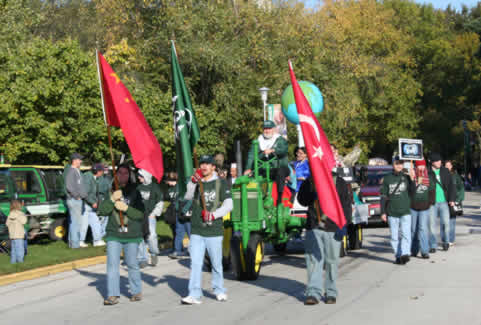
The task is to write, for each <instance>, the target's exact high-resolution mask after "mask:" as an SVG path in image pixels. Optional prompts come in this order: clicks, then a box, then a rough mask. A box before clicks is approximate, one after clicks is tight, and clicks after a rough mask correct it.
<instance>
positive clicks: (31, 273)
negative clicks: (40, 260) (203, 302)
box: [0, 243, 172, 286]
mask: <svg viewBox="0 0 481 325" xmlns="http://www.w3.org/2000/svg"><path fill="white" fill-rule="evenodd" d="M171 247H172V244H171V243H165V244H159V250H166V249H169V248H171ZM106 262H107V256H106V255H103V256H96V257H89V258H84V259H81V260H75V261H71V262H67V263H62V264H56V265H51V266H45V267H39V268H36V269H32V270H28V271H24V272H19V273H12V274H7V275H3V276H0V286H4V285H7V284H13V283H17V282H22V281H27V280H33V279H38V278H43V277H46V276H49V275H54V274H57V273H62V272H67V271H72V270H75V269H80V268H84V267H88V266H93V265H97V264H105V263H106Z"/></svg>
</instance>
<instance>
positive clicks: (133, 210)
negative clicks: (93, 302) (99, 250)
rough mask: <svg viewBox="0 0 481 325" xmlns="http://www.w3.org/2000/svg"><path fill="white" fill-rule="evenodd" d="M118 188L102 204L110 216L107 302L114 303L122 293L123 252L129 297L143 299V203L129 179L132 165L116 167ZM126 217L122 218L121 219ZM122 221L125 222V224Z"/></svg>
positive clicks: (105, 212)
mask: <svg viewBox="0 0 481 325" xmlns="http://www.w3.org/2000/svg"><path fill="white" fill-rule="evenodd" d="M117 177H118V183H119V188H120V189H119V190H116V191H114V192H113V193H112V194H111V195H110V197H109V198H106V199H105V200H104V201H102V203H100V205H99V209H98V213H99V215H103V216H108V217H109V219H108V224H107V229H106V231H107V234H106V236H105V241H106V242H107V298H106V299H105V300H104V305H115V304H118V302H119V297H120V273H119V269H120V254H121V252H122V250H123V251H124V261H125V263H126V264H127V269H128V274H129V288H130V292H131V294H132V295H131V297H130V301H140V300H141V299H142V281H141V277H140V268H139V262H138V260H137V253H138V250H139V244H140V243H141V242H142V240H143V232H142V228H143V222H144V207H143V204H142V197H141V195H140V193H139V191H138V190H137V187H136V184H133V183H130V181H129V180H130V169H129V166H127V165H120V166H119V168H118V170H117ZM122 219H123V222H122V221H121V220H122ZM122 224H123V226H122Z"/></svg>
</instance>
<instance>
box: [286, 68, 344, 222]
mask: <svg viewBox="0 0 481 325" xmlns="http://www.w3.org/2000/svg"><path fill="white" fill-rule="evenodd" d="M289 72H290V75H291V83H292V89H293V91H294V98H295V100H296V107H297V114H298V115H299V122H300V123H299V124H300V126H301V129H302V135H303V137H304V143H305V147H306V151H307V156H308V159H309V166H310V169H311V174H312V177H313V180H314V185H315V187H316V192H317V197H318V199H319V205H320V208H321V210H322V211H323V212H324V214H325V215H326V216H327V217H328V218H329V219H331V220H332V221H333V222H334V223H335V224H336V225H337V226H338V227H339V228H342V227H344V225H345V224H346V218H345V216H344V211H343V210H342V206H341V202H340V200H339V195H338V194H337V190H336V185H335V184H334V180H333V178H332V172H331V171H332V168H334V167H335V165H336V161H335V159H334V154H333V153H332V150H331V145H330V144H329V140H328V139H327V137H326V134H325V133H324V130H323V129H322V127H321V125H320V124H319V121H318V120H317V118H316V116H315V115H314V113H313V112H312V109H311V107H310V106H309V102H308V101H307V99H306V97H305V96H304V93H303V92H302V90H301V87H300V86H299V84H298V83H297V80H296V75H295V74H294V70H293V69H292V63H291V61H289Z"/></svg>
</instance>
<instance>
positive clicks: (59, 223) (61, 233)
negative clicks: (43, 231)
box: [48, 218, 67, 240]
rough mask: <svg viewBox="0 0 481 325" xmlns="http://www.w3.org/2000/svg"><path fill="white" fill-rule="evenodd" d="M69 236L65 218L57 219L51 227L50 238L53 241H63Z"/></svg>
mask: <svg viewBox="0 0 481 325" xmlns="http://www.w3.org/2000/svg"><path fill="white" fill-rule="evenodd" d="M66 235H67V225H66V219H65V218H59V219H56V220H55V221H54V222H53V223H52V225H51V226H50V230H49V232H48V236H49V237H50V239H51V240H62V239H64V237H65V236H66Z"/></svg>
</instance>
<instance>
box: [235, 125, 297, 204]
mask: <svg viewBox="0 0 481 325" xmlns="http://www.w3.org/2000/svg"><path fill="white" fill-rule="evenodd" d="M275 127H276V125H275V123H274V122H273V121H270V120H266V121H264V123H263V128H264V130H263V132H262V134H261V135H259V137H258V138H257V141H258V142H259V146H258V151H259V152H258V154H259V155H258V158H259V159H260V160H263V161H267V160H270V159H272V158H273V157H275V158H276V159H275V160H274V161H273V162H272V163H271V166H270V167H271V169H270V174H271V178H272V179H273V180H275V182H276V184H277V191H278V195H277V197H278V200H279V201H280V200H281V199H282V192H283V191H284V185H285V180H286V178H287V177H288V176H289V173H290V171H289V161H288V158H287V149H288V143H287V140H286V139H285V138H284V137H282V136H281V135H280V134H278V133H275ZM254 163H255V162H254V144H252V146H251V148H250V150H249V155H248V156H247V163H246V168H245V172H244V175H250V174H251V173H252V169H253V165H254ZM260 172H261V173H264V171H263V170H260Z"/></svg>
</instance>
